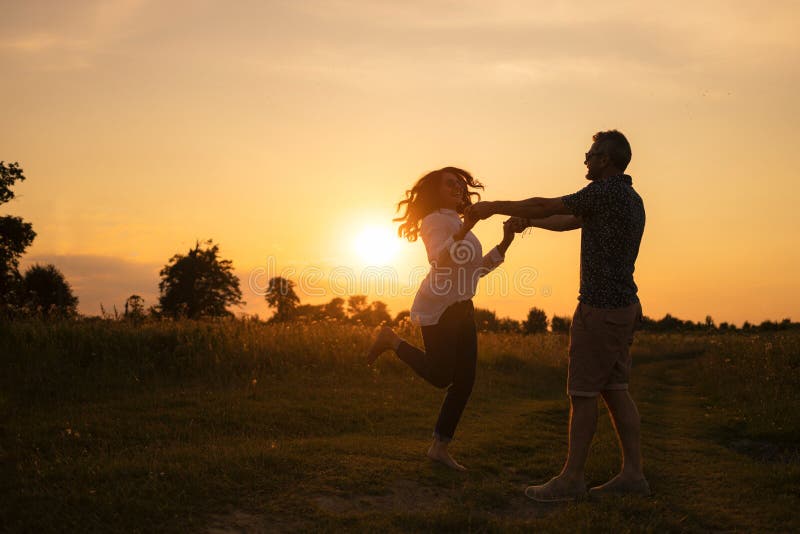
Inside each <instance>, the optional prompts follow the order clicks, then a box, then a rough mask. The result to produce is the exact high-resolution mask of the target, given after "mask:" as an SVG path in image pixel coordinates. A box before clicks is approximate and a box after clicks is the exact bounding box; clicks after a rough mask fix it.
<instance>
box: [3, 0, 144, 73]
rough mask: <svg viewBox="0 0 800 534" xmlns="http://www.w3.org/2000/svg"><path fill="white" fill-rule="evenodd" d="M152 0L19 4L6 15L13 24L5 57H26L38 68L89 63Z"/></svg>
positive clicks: (5, 42)
mask: <svg viewBox="0 0 800 534" xmlns="http://www.w3.org/2000/svg"><path fill="white" fill-rule="evenodd" d="M147 2H148V0H109V1H97V0H91V1H83V2H69V3H68V4H67V3H64V4H62V3H60V2H54V3H52V4H50V5H49V6H48V8H47V9H41V10H36V9H33V8H32V7H31V6H29V5H24V4H22V5H17V6H13V7H12V8H11V9H10V10H9V12H8V13H7V14H6V19H7V26H8V27H11V28H13V29H12V30H10V31H7V32H6V37H5V38H2V39H0V58H3V56H5V58H6V59H7V60H8V59H10V60H17V61H22V62H24V63H25V64H26V65H28V67H29V68H30V69H32V70H48V71H63V70H77V69H85V68H89V67H91V66H93V65H94V62H95V59H96V56H97V55H98V54H99V53H101V52H103V51H104V50H107V49H108V48H109V47H110V46H112V45H113V44H114V43H115V42H118V41H120V40H122V39H124V38H125V37H126V36H127V35H129V33H130V32H131V26H130V22H132V21H133V20H135V18H136V15H137V14H138V13H140V12H141V10H142V9H143V8H144V7H145V5H146V4H147ZM8 21H10V22H11V23H8Z"/></svg>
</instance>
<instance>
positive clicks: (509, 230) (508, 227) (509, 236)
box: [497, 219, 516, 256]
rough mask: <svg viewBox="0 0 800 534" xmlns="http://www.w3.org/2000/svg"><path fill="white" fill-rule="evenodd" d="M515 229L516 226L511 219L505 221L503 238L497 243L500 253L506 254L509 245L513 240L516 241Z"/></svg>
mask: <svg viewBox="0 0 800 534" xmlns="http://www.w3.org/2000/svg"><path fill="white" fill-rule="evenodd" d="M515 229H516V227H515V226H514V225H513V224H512V221H511V219H509V220H507V221H506V222H504V223H503V240H502V241H501V242H500V244H499V245H497V250H499V251H500V254H502V255H503V256H505V255H506V251H507V250H508V247H510V246H511V242H512V241H514V236H515V235H516V231H515Z"/></svg>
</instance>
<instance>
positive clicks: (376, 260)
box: [353, 226, 400, 265]
mask: <svg viewBox="0 0 800 534" xmlns="http://www.w3.org/2000/svg"><path fill="white" fill-rule="evenodd" d="M399 246H400V243H399V240H398V239H397V236H396V235H395V233H394V232H393V231H392V229H391V228H390V227H383V226H366V227H364V228H362V229H361V231H360V232H358V233H357V234H356V236H355V238H354V239H353V248H354V249H355V251H356V254H358V257H359V258H361V259H362V260H363V261H364V262H366V263H368V264H370V265H386V264H387V263H390V262H391V261H392V260H393V259H394V257H395V255H396V254H397V251H398V249H399Z"/></svg>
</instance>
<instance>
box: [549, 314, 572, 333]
mask: <svg viewBox="0 0 800 534" xmlns="http://www.w3.org/2000/svg"><path fill="white" fill-rule="evenodd" d="M570 326H572V319H570V318H569V317H559V316H558V315H553V319H552V320H551V321H550V330H552V331H553V332H554V333H559V334H566V333H569V328H570Z"/></svg>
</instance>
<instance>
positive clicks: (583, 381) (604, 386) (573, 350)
mask: <svg viewBox="0 0 800 534" xmlns="http://www.w3.org/2000/svg"><path fill="white" fill-rule="evenodd" d="M641 322H642V306H641V304H640V303H638V302H636V303H634V304H631V305H630V306H626V307H624V308H613V309H605V308H595V307H593V306H588V305H586V304H583V303H580V302H579V303H578V307H577V308H576V309H575V314H574V315H573V317H572V326H571V327H570V330H569V371H568V378H567V393H568V394H569V395H574V396H578V397H595V396H597V395H598V394H599V393H600V392H602V391H607V390H615V389H616V390H620V389H621V390H625V389H628V381H629V379H630V374H631V355H630V346H631V343H633V333H634V331H635V330H636V329H637V328H638V327H639V326H640V325H641Z"/></svg>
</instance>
